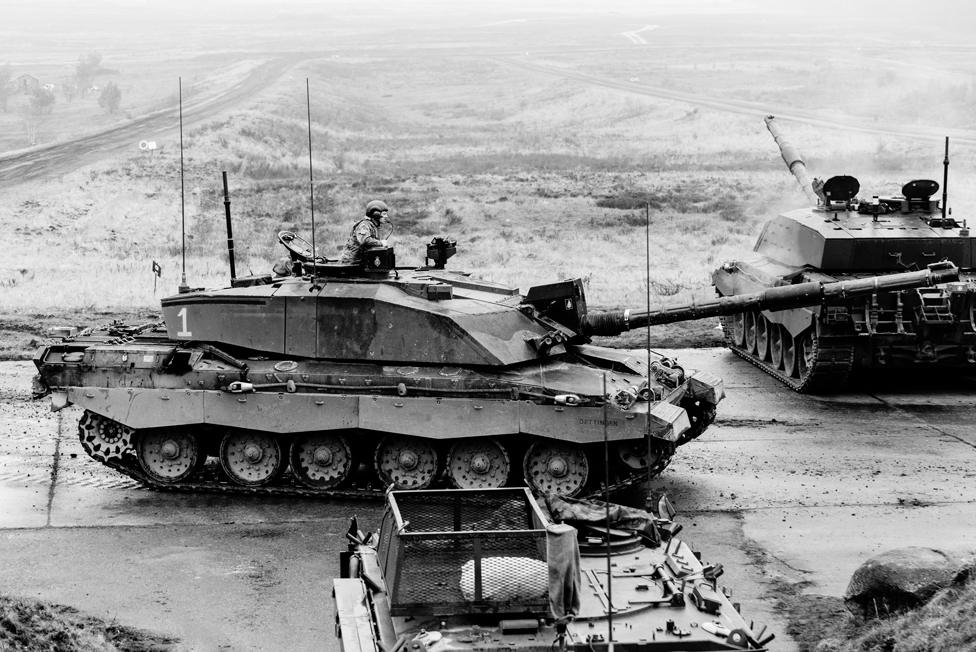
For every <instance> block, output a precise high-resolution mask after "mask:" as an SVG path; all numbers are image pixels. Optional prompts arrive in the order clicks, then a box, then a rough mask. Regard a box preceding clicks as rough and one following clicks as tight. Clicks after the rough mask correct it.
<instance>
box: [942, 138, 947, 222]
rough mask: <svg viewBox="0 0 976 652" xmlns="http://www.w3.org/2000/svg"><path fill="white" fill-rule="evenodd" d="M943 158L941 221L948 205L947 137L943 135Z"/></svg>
mask: <svg viewBox="0 0 976 652" xmlns="http://www.w3.org/2000/svg"><path fill="white" fill-rule="evenodd" d="M945 139H946V141H945V158H944V159H943V160H942V221H943V222H945V218H946V206H948V205H949V137H948V136H946V137H945Z"/></svg>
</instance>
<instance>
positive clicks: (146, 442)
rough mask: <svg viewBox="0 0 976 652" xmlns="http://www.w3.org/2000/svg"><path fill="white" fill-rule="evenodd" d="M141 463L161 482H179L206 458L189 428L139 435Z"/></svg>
mask: <svg viewBox="0 0 976 652" xmlns="http://www.w3.org/2000/svg"><path fill="white" fill-rule="evenodd" d="M135 444H136V457H137V458H138V459H139V466H140V467H141V468H142V470H143V471H144V472H145V473H146V475H148V476H149V477H150V478H152V479H153V480H155V481H156V482H158V483H160V484H178V483H180V482H183V481H184V480H186V479H187V478H189V477H190V476H191V475H193V473H194V472H195V471H197V470H198V469H199V468H200V467H202V466H203V462H204V461H205V460H206V457H205V456H204V455H203V452H202V451H201V449H200V442H199V440H198V438H197V436H196V434H195V433H193V432H191V431H189V430H177V429H171V430H170V429H167V430H149V431H146V432H141V433H138V434H137V435H136V440H135Z"/></svg>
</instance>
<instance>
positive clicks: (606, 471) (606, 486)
mask: <svg viewBox="0 0 976 652" xmlns="http://www.w3.org/2000/svg"><path fill="white" fill-rule="evenodd" d="M609 401H610V397H609V396H608V395H607V372H605V371H604V372H603V504H604V507H605V509H606V516H605V517H606V519H607V540H606V544H607V545H606V549H607V643H608V645H609V646H610V647H609V648H608V650H609V652H613V563H612V554H611V552H610V442H609V438H608V436H607V403H608V402H609Z"/></svg>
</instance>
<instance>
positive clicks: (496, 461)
mask: <svg viewBox="0 0 976 652" xmlns="http://www.w3.org/2000/svg"><path fill="white" fill-rule="evenodd" d="M278 237H279V241H280V242H281V244H283V245H284V246H285V247H286V249H287V250H288V252H289V255H290V259H291V262H290V265H280V264H279V265H276V266H275V269H276V270H277V273H276V274H274V275H272V274H269V275H263V276H254V277H247V278H233V275H232V282H231V285H230V287H225V288H220V289H213V290H203V289H192V290H191V289H189V288H187V289H186V290H185V291H183V292H180V293H179V294H177V295H174V296H170V297H167V298H164V299H163V300H162V313H163V318H164V321H163V322H161V323H153V324H144V325H141V326H127V325H124V324H112V325H109V326H107V327H104V328H98V329H89V330H86V331H84V332H82V333H81V334H79V335H76V336H72V337H67V338H65V339H63V340H62V341H60V342H58V343H55V344H52V345H50V346H47V347H45V348H43V349H41V350H40V351H39V352H38V354H37V355H36V357H35V364H36V366H37V368H38V371H39V375H38V377H37V379H36V383H37V386H36V390H35V393H36V394H38V395H43V394H45V393H48V392H50V393H52V401H53V403H52V404H53V406H54V407H55V408H56V409H59V408H61V407H64V406H66V405H68V404H73V405H77V406H79V407H81V408H82V409H83V410H84V412H83V414H82V416H81V419H80V424H79V437H80V439H81V443H82V445H83V446H84V448H85V450H86V451H87V452H88V454H89V455H90V456H91V457H93V458H94V459H96V460H98V461H100V462H103V463H104V464H107V465H109V466H111V467H112V468H114V469H116V470H118V471H120V472H122V473H124V474H126V475H129V476H131V477H133V478H136V479H138V480H139V481H141V482H143V483H145V484H148V485H150V486H153V487H159V488H173V489H184V490H206V489H218V490H235V491H251V492H262V493H292V494H329V493H340V492H356V493H358V492H360V491H361V490H363V489H367V488H369V487H375V488H377V489H382V488H386V487H389V486H394V487H396V488H424V487H427V486H430V485H432V484H433V483H443V482H445V481H446V482H449V483H450V484H452V485H454V486H456V487H460V488H479V487H499V486H504V485H506V484H508V483H510V482H520V481H521V480H523V479H524V481H525V482H526V483H528V485H529V486H531V487H532V488H533V489H535V490H537V491H541V492H550V493H556V494H561V495H578V494H581V493H584V492H586V491H587V488H588V487H593V486H595V485H596V482H595V481H593V480H592V479H591V475H592V474H591V473H590V469H591V468H593V467H595V466H597V464H599V465H600V466H602V463H603V454H604V453H603V442H604V439H606V440H607V441H608V442H609V448H610V459H611V466H612V469H611V475H612V477H611V478H610V482H611V484H612V485H615V486H616V485H625V484H627V483H630V482H633V481H636V480H642V479H645V478H648V477H650V476H652V475H654V474H656V473H659V472H660V471H661V470H663V469H664V467H665V466H666V465H667V464H668V462H669V461H670V459H671V457H672V455H673V453H674V451H675V448H676V447H677V446H680V445H683V444H685V443H687V442H689V441H691V440H693V439H694V438H696V437H698V436H699V435H701V434H702V432H703V431H704V430H705V428H706V427H707V426H708V425H709V424H710V423H711V422H712V420H713V419H714V418H715V409H716V405H717V404H718V402H719V401H720V400H721V399H722V397H723V396H724V389H723V385H722V381H721V380H720V379H719V378H717V377H715V376H714V375H713V374H711V373H708V372H705V371H686V370H685V369H683V368H681V367H680V366H679V365H677V364H676V363H675V361H674V360H671V359H669V358H667V357H665V356H662V355H659V354H656V353H650V352H647V353H645V352H641V353H640V354H635V353H633V352H627V351H622V350H615V349H609V348H603V347H598V346H594V345H592V344H591V343H590V340H589V338H590V336H593V335H616V334H619V333H621V332H622V331H624V330H627V329H633V328H640V327H644V326H646V325H647V324H649V323H665V322H673V321H679V320H683V319H697V318H701V317H708V316H715V315H721V314H728V313H731V312H736V311H742V310H753V309H755V310H760V309H777V308H784V307H791V306H799V305H819V304H821V303H822V302H824V301H828V302H833V301H837V300H846V298H847V297H849V296H855V295H856V294H858V293H863V292H870V291H872V288H873V287H874V286H873V285H872V283H873V281H872V280H870V279H867V280H861V281H855V282H849V283H836V284H822V283H819V282H812V283H807V284H802V285H797V286H790V287H785V288H774V289H771V290H766V291H763V292H761V293H758V294H754V295H749V296H742V297H734V298H731V299H724V300H714V301H711V302H708V303H705V304H699V305H690V306H683V307H678V308H675V309H669V310H660V311H654V312H649V311H636V310H635V311H632V310H625V311H618V312H608V313H594V312H589V311H588V310H587V307H586V298H585V296H584V293H583V285H582V283H581V281H580V280H578V279H574V280H567V281H562V282H558V283H553V284H548V285H542V286H536V287H533V288H531V289H529V290H528V292H527V293H526V294H525V295H521V294H520V293H519V291H518V290H517V289H514V288H509V287H505V286H502V285H499V284H495V283H490V282H486V281H481V280H477V279H476V278H473V277H472V276H470V275H469V274H466V273H462V272H456V271H451V270H448V269H446V267H445V262H446V260H447V259H448V258H449V257H450V256H451V255H452V254H453V253H454V252H455V251H456V242H455V241H453V240H447V239H444V238H435V239H434V240H433V241H432V242H431V243H430V245H428V247H427V259H426V260H425V261H424V262H425V264H424V265H422V266H419V267H412V268H408V267H397V266H396V265H395V255H394V252H393V250H392V248H389V247H378V248H375V249H371V250H369V251H368V253H367V255H366V256H365V257H364V260H363V262H362V264H360V265H346V264H341V263H337V262H333V261H328V260H325V259H323V258H321V257H316V256H314V255H313V253H312V248H311V246H310V245H308V243H307V242H306V241H304V240H303V239H302V238H300V237H299V236H296V235H295V234H294V233H291V232H281V233H279V236H278ZM232 269H233V268H232ZM951 273H952V270H935V271H931V270H925V271H922V272H917V273H915V274H908V275H900V276H892V277H886V278H885V279H882V282H884V283H887V284H890V285H891V286H892V287H906V286H907V287H914V286H917V285H926V284H931V283H933V282H937V281H938V280H941V279H942V278H944V277H946V276H947V275H949V274H951ZM208 460H209V461H210V463H208ZM214 460H216V461H214Z"/></svg>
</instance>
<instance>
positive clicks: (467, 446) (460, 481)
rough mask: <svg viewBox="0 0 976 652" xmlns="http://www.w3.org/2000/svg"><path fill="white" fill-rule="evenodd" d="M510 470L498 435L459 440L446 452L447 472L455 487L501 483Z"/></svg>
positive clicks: (503, 484) (490, 486)
mask: <svg viewBox="0 0 976 652" xmlns="http://www.w3.org/2000/svg"><path fill="white" fill-rule="evenodd" d="M511 471H512V464H511V462H510V461H509V458H508V453H507V452H506V451H505V447H504V446H502V445H501V443H500V442H499V441H498V440H497V439H492V438H486V437H478V438H476V439H468V440H464V441H459V442H457V443H455V444H454V445H453V446H451V450H450V451H449V452H448V454H447V475H448V477H450V479H451V483H452V484H453V485H454V486H455V487H457V488H458V489H492V488H495V487H504V486H505V483H507V482H508V476H509V474H510V473H511Z"/></svg>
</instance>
